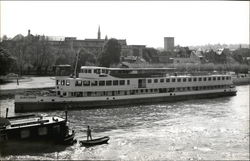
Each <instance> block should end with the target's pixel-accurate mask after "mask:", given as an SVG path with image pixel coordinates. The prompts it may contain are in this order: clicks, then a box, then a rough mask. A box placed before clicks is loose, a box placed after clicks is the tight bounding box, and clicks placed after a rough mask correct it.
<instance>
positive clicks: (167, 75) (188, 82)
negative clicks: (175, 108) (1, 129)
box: [15, 66, 237, 112]
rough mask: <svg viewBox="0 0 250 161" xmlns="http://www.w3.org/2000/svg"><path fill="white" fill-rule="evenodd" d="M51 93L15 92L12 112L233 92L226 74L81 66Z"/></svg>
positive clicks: (59, 82) (207, 95)
mask: <svg viewBox="0 0 250 161" xmlns="http://www.w3.org/2000/svg"><path fill="white" fill-rule="evenodd" d="M55 83H56V86H55V90H54V95H53V94H51V93H48V94H47V95H46V96H44V95H29V94H26V95H16V96H15V111H16V112H26V111H41V110H59V109H61V110H63V109H65V108H67V109H73V108H81V109H86V108H99V107H104V106H118V105H125V104H142V103H154V102H156V103H157V102H162V101H165V102H168V101H176V100H186V99H194V98H216V97H220V96H234V95H236V92H237V91H236V89H235V86H234V85H233V83H232V78H231V76H230V75H226V74H223V75H222V74H211V75H210V74H206V75H204V74H203V75H202V74H200V75H197V74H196V75H191V74H189V75H180V74H178V75H177V74H176V73H174V72H173V69H170V68H105V67H93V66H83V67H81V71H80V73H79V74H78V77H77V78H76V77H56V79H55Z"/></svg>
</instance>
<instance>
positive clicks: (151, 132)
mask: <svg viewBox="0 0 250 161" xmlns="http://www.w3.org/2000/svg"><path fill="white" fill-rule="evenodd" d="M237 90H238V93H237V96H234V97H222V98H217V99H200V100H190V101H183V102H176V103H161V104H154V105H141V106H124V107H119V108H109V109H93V110H76V111H70V112H69V120H70V126H71V127H72V128H73V129H75V131H76V138H77V139H78V140H83V139H86V126H87V125H90V126H91V128H92V129H93V130H92V131H93V132H92V136H93V137H94V138H95V137H102V136H110V141H109V144H105V145H100V146H95V147H91V148H84V147H81V146H80V145H79V143H77V144H75V145H73V146H71V147H67V148H65V149H61V150H58V151H56V152H44V151H39V152H37V153H30V154H25V155H22V154H19V155H13V154H12V155H8V156H4V157H3V158H4V159H86V160H88V159H91V160H93V159H94V160H95V159H98V160H99V159H112V160H114V159H115V160H118V159H119V160H160V159H164V160H166V159H172V160H187V159H194V160H197V159H202V160H214V159H216V160H220V159H230V160H232V159H249V86H238V87H237ZM13 103H14V100H13V98H2V99H1V113H2V115H4V113H5V108H6V107H9V108H10V111H9V113H10V115H15V113H14V109H13V106H14V105H13ZM49 115H59V116H62V117H64V112H63V111H53V112H50V113H49Z"/></svg>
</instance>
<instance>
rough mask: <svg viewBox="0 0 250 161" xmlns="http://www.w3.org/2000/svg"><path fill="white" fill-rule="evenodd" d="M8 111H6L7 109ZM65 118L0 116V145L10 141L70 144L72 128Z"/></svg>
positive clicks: (71, 142) (72, 137) (72, 140)
mask: <svg viewBox="0 0 250 161" xmlns="http://www.w3.org/2000/svg"><path fill="white" fill-rule="evenodd" d="M7 113H8V111H7ZM67 124H68V123H67V112H66V118H65V119H64V118H61V117H57V116H54V117H51V116H42V115H33V114H29V115H21V116H13V117H7V114H6V117H5V118H3V117H0V145H1V147H4V145H6V144H9V143H10V144H11V143H21V145H22V143H31V142H33V143H45V144H46V143H49V144H61V145H62V144H63V145H72V144H73V143H75V142H76V140H75V139H74V136H75V132H74V130H71V131H70V130H69V127H68V125H67Z"/></svg>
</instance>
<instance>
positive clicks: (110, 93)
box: [57, 85, 230, 97]
mask: <svg viewBox="0 0 250 161" xmlns="http://www.w3.org/2000/svg"><path fill="white" fill-rule="evenodd" d="M226 88H230V85H216V86H194V87H177V88H154V89H140V90H120V91H98V92H91V91H87V92H69V95H68V96H73V97H85V96H87V97H91V96H118V95H134V94H150V93H172V92H186V91H200V90H213V89H226ZM57 94H58V95H62V96H67V92H62V93H60V91H58V93H57Z"/></svg>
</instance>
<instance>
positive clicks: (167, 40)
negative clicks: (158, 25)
mask: <svg viewBox="0 0 250 161" xmlns="http://www.w3.org/2000/svg"><path fill="white" fill-rule="evenodd" d="M164 50H165V51H173V50H174V37H164Z"/></svg>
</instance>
